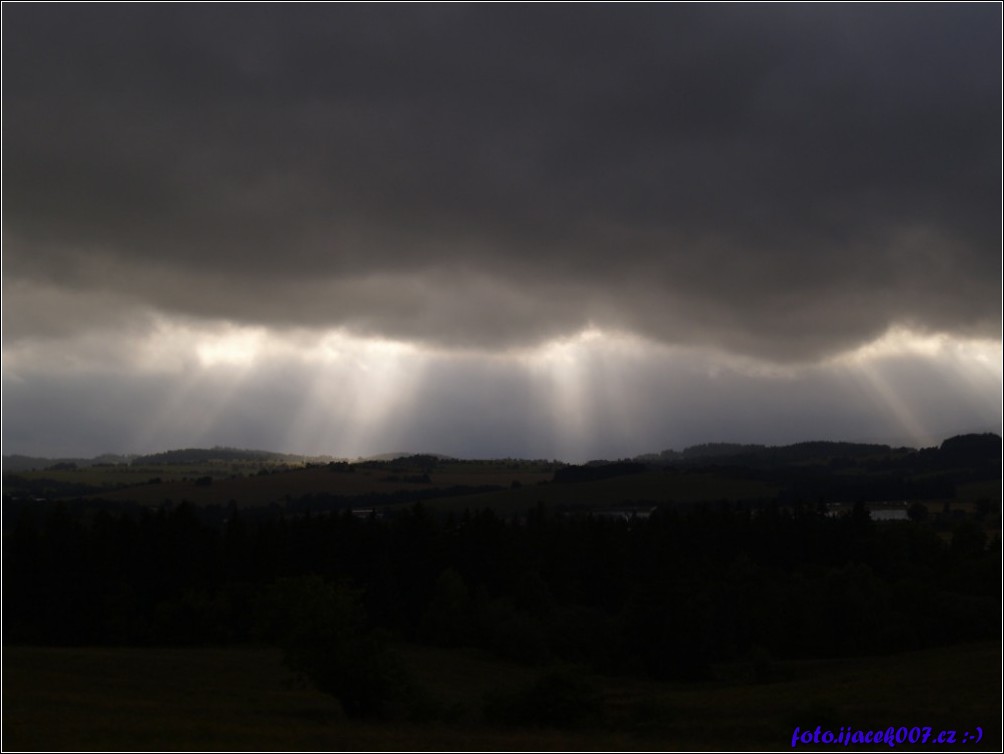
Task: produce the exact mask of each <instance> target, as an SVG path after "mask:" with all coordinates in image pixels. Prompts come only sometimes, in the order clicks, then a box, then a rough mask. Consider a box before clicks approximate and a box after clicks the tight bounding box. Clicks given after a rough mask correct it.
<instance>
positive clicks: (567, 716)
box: [485, 669, 601, 728]
mask: <svg viewBox="0 0 1004 754" xmlns="http://www.w3.org/2000/svg"><path fill="white" fill-rule="evenodd" d="M600 713H601V708H600V702H599V696H598V694H597V693H596V689H595V688H594V687H593V685H592V683H590V681H589V679H588V678H587V677H586V676H584V675H583V674H582V673H580V672H578V671H575V670H568V669H561V670H555V671H551V672H548V673H545V674H544V675H542V676H541V677H540V678H538V679H537V680H536V681H534V682H533V683H532V684H530V685H529V686H526V687H524V688H522V689H519V690H517V691H515V692H511V693H508V694H496V695H494V696H492V697H490V698H489V699H488V700H487V701H486V704H485V717H486V718H487V719H488V720H489V721H491V722H495V723H501V724H504V725H515V726H529V727H539V728H580V727H585V726H587V725H590V724H593V723H595V722H596V721H597V720H598V719H599V717H600Z"/></svg>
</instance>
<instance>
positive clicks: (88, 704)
mask: <svg viewBox="0 0 1004 754" xmlns="http://www.w3.org/2000/svg"><path fill="white" fill-rule="evenodd" d="M398 652H399V653H400V655H401V656H402V658H403V659H404V662H405V663H406V665H407V667H408V669H409V671H411V673H412V675H413V677H414V678H416V679H417V682H418V684H419V685H420V687H421V688H422V689H424V691H425V693H426V694H427V695H428V696H429V697H430V698H431V699H432V700H433V701H434V702H435V703H436V704H437V706H438V707H439V708H440V709H442V710H445V712H443V714H442V715H441V719H439V720H434V721H428V722H409V721H395V722H392V723H388V722H370V721H358V720H351V719H348V718H347V717H346V716H345V715H344V713H343V712H342V710H341V708H340V707H339V704H338V702H337V701H336V700H335V699H334V698H332V697H330V696H328V695H325V694H321V693H319V692H318V691H316V690H314V689H313V688H312V687H311V686H310V684H309V683H308V682H306V681H305V680H304V679H302V678H300V677H298V676H296V675H295V674H293V673H292V672H291V671H289V670H288V669H287V668H285V667H284V665H283V664H282V661H281V656H280V653H279V651H278V650H275V649H272V648H267V647H255V646H246V647H226V648H181V649H179V648H172V649H158V648H38V647H8V648H5V650H4V655H3V661H4V662H3V666H4V671H3V698H4V705H3V747H4V750H15V749H16V750H46V749H49V750H81V751H95V750H105V749H107V750H147V749H149V750H157V749H160V750H194V749H199V750H202V749H204V750H214V751H215V750H220V751H222V750H330V751H338V750H408V749H415V750H472V749H479V750H527V751H528V750H653V751H654V750H671V749H694V750H723V749H724V750H736V749H747V748H748V749H752V750H782V749H784V750H786V749H789V748H790V746H791V735H792V732H793V730H794V727H795V726H796V725H798V726H800V727H802V728H803V729H805V728H814V727H815V726H816V725H822V726H824V727H826V726H831V727H832V728H833V729H834V730H835V731H836V730H839V728H840V727H841V726H853V727H855V728H862V729H873V728H882V729H885V728H887V727H888V726H897V727H898V726H924V725H930V726H934V727H935V728H936V729H938V728H947V729H955V730H958V731H960V734H959V738H960V739H961V731H963V730H966V729H969V730H973V729H974V726H977V725H979V726H981V727H982V728H983V731H984V739H983V741H982V742H981V744H980V745H979V746H973V745H969V746H966V747H965V748H966V750H969V751H992V750H995V749H996V750H999V749H1000V741H1001V739H1000V680H1001V679H1000V665H1001V653H1000V646H999V645H996V644H986V643H983V644H971V645H962V646H956V647H951V648H941V649H930V650H923V651H919V652H908V653H903V654H900V655H895V656H889V657H876V658H853V659H845V660H840V661H792V662H788V661H786V662H779V663H776V667H775V668H774V672H775V674H776V677H777V679H776V680H773V681H769V682H754V681H751V679H750V675H749V674H750V672H751V669H750V668H749V667H747V666H745V665H742V664H732V665H723V666H718V667H716V674H715V675H716V678H714V679H712V680H709V681H707V682H703V683H699V684H680V683H657V682H653V681H641V680H637V679H631V678H618V677H607V676H603V677H600V676H589V680H590V681H591V684H592V687H593V688H594V689H595V690H596V694H597V697H598V710H599V714H598V715H597V716H596V717H595V719H594V720H592V721H590V722H587V723H583V724H581V725H578V726H575V727H573V728H571V729H563V730H562V729H554V728H546V727H544V728H541V727H529V726H520V725H503V724H498V723H491V722H488V721H486V720H485V717H484V707H485V701H486V699H490V698H491V696H492V694H494V693H499V692H506V691H511V690H513V689H517V688H520V687H523V686H525V685H526V684H527V683H530V682H532V680H533V679H534V677H535V676H539V675H540V674H542V673H545V672H547V669H546V668H530V667H526V666H522V665H518V664H513V663H509V662H503V661H500V660H498V659H497V658H494V657H491V656H489V655H486V654H484V653H481V652H478V651H476V650H470V649H454V650H445V649H435V648H429V647H421V646H414V645H403V646H399V647H398ZM806 748H811V747H806ZM821 748H822V747H816V749H817V750H821ZM847 748H850V749H852V750H861V749H865V748H869V747H860V746H850V747H847ZM870 748H872V749H874V747H870ZM883 748H888V747H883ZM921 748H925V749H927V750H930V749H931V747H930V746H928V747H910V746H902V747H897V749H900V750H906V751H909V750H911V749H912V750H919V749H921ZM935 748H938V747H935ZM942 748H943V749H951V748H958V747H948V746H945V747H942Z"/></svg>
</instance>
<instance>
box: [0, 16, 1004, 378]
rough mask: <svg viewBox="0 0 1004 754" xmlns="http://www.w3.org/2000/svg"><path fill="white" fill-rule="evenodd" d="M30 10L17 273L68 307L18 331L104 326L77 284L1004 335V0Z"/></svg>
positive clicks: (768, 349) (422, 309)
mask: <svg viewBox="0 0 1004 754" xmlns="http://www.w3.org/2000/svg"><path fill="white" fill-rule="evenodd" d="M3 16H4V19H3V20H4V24H3V34H4V51H3V54H4V92H3V97H4V102H3V105H4V146H3V149H4V179H5V190H4V233H5V239H4V240H5V244H4V252H5V255H4V278H5V287H7V288H8V289H10V287H11V286H13V285H17V286H20V288H19V290H21V291H22V293H23V295H24V296H27V297H30V296H32V295H37V296H39V300H42V299H43V298H45V296H46V295H48V294H47V293H46V292H49V293H51V294H52V295H49V297H48V298H45V301H46V302H47V306H48V314H47V315H46V317H44V318H41V319H38V320H36V318H34V317H30V316H28V317H24V316H22V317H15V318H14V322H13V323H9V324H7V325H6V329H7V333H6V335H7V337H28V336H30V335H32V334H36V333H37V334H43V333H45V332H48V330H47V329H46V326H45V323H46V322H48V323H49V324H50V325H51V323H52V322H53V321H55V320H58V319H59V317H60V315H62V314H64V312H65V317H64V319H66V320H69V321H71V323H72V324H71V325H70V327H73V326H77V323H76V321H75V319H74V318H73V317H72V311H74V310H73V309H72V307H71V308H67V309H65V310H64V309H63V308H62V306H63V305H64V304H65V302H66V300H67V299H68V298H72V297H71V296H69V295H68V294H65V293H63V294H58V295H57V294H55V293H52V292H53V291H60V290H62V291H74V292H75V293H74V295H78V296H85V295H90V296H91V297H92V300H93V301H98V302H104V303H103V305H104V306H105V307H106V308H107V309H108V310H109V311H108V312H107V313H106V314H104V315H101V314H99V313H97V312H91V313H90V314H89V315H88V316H87V317H84V318H83V319H82V320H80V322H81V323H83V324H80V325H79V326H81V327H83V326H85V325H86V323H87V322H89V321H96V320H101V319H102V318H104V319H108V318H114V317H115V316H118V313H119V312H124V311H126V310H127V309H128V308H129V307H133V308H136V307H140V306H148V307H152V308H154V309H160V310H163V311H168V312H176V313H181V314H186V315H194V316H203V317H208V318H216V319H226V320H232V321H246V322H258V323H263V324H269V325H297V326H299V325H308V326H319V327H325V326H346V327H349V328H351V329H353V330H355V331H357V332H362V333H367V334H381V335H386V336H390V337H399V338H406V339H412V340H417V341H425V342H433V343H440V344H447V345H465V346H469V345H474V346H480V347H485V348H494V347H503V346H508V345H513V344H524V343H532V342H536V341H539V340H542V339H546V338H549V337H552V336H554V335H556V334H560V333H568V332H574V331H576V330H578V329H581V328H582V327H584V326H586V325H587V324H589V323H593V324H595V325H598V326H601V327H609V328H614V329H623V330H630V331H635V332H638V333H642V334H645V335H647V336H649V337H653V338H656V339H659V340H662V341H665V342H668V343H674V342H676V343H701V344H709V345H713V346H718V347H723V348H727V349H734V350H738V351H743V352H746V353H750V354H754V355H758V356H762V357H766V358H772V359H781V360H787V359H802V358H813V357H816V356H819V355H822V354H826V353H832V352H834V351H838V350H841V349H843V348H848V347H851V346H854V345H856V344H859V343H861V342H864V341H866V340H869V339H871V338H873V337H875V336H877V335H879V334H880V333H882V332H883V331H885V330H886V329H887V328H888V327H889V326H890V325H892V324H897V323H899V324H905V325H908V326H911V327H914V328H916V329H920V330H936V331H945V332H954V333H959V334H965V335H974V334H975V335H983V336H990V337H994V338H996V337H999V314H1000V309H999V305H998V302H999V300H1000V294H1001V290H1000V271H1001V268H1000V255H999V249H1000V224H999V207H1000V173H999V167H1000V126H1001V121H1000V112H1001V108H1000V104H1001V101H1000V89H1001V78H1000V76H1001V74H1000V55H1001V37H1000V20H1001V16H1000V7H999V6H995V5H991V4H984V5H964V6H961V7H959V4H951V5H949V4H945V5H933V6H927V5H925V6H914V5H896V6H881V7H877V8H873V7H871V6H867V7H866V6H850V7H848V6H822V7H820V6H799V7H795V8H787V7H781V6H753V7H747V6H676V5H673V6H628V7H612V6H598V5H589V6H574V7H569V6H549V7H545V8H543V9H537V8H531V7H529V6H516V7H513V6H487V7H485V6H460V7H456V6H452V5H450V6H394V7H377V6H341V5H320V6H318V5H310V6H295V7H288V6H280V5H250V6H248V5H245V6H239V7H232V6H226V5H204V6H203V5H197V6H196V5H192V6H184V7H175V6H167V5H132V6H125V7H119V6H110V5H102V6H84V7H76V6H69V5H58V6H49V5H6V6H5V7H4V11H3ZM61 302H62V303H61ZM123 302H131V303H129V304H127V303H123ZM88 311H90V310H88ZM36 324H38V327H36V326H35V325H36ZM49 329H51V327H50V328H49Z"/></svg>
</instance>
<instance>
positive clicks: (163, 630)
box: [3, 435, 1001, 750]
mask: <svg viewBox="0 0 1004 754" xmlns="http://www.w3.org/2000/svg"><path fill="white" fill-rule="evenodd" d="M1000 459H1001V439H1000V437H999V436H996V435H968V436H957V437H953V438H949V439H947V440H945V441H944V442H943V443H942V444H941V445H940V446H938V447H931V448H925V449H920V450H914V449H909V448H892V447H888V446H881V445H864V444H851V443H835V442H814V443H800V444H796V445H791V446H782V447H765V446H756V445H734V444H717V445H716V444H711V445H703V446H695V447H692V448H688V449H686V450H684V451H680V452H673V451H664V452H661V453H652V454H648V455H643V456H639V457H637V458H633V459H621V460H617V461H595V462H591V463H588V464H583V465H572V464H566V463H561V462H558V461H554V460H517V459H502V460H460V459H454V458H448V457H445V456H434V455H409V454H391V455H389V456H387V457H383V458H377V459H351V460H349V459H335V458H326V457H313V458H311V457H297V456H289V455H281V454H275V453H267V452H262V451H246V450H238V449H232V448H214V449H189V450H179V451H171V452H166V453H161V454H156V455H150V456H135V457H110V456H105V457H98V458H94V459H31V458H27V457H5V458H4V478H3V496H4V497H3V511H4V535H3V536H4V542H3V553H4V555H3V557H4V564H3V565H4V569H3V573H4V585H3V600H4V644H5V647H4V697H5V704H4V727H3V733H4V746H5V748H8V747H9V748H14V749H45V748H51V749H67V748H69V749H88V748H111V749H136V748H151V749H157V748H166V749H190V748H218V749H248V748H252V749H260V748H272V749H346V748H347V749H402V748H403V749H535V748H544V749H552V748H553V749H569V748H570V749H667V748H669V749H672V748H702V749H722V748H725V749H732V748H745V747H752V748H761V749H776V748H787V747H788V746H789V745H790V741H791V736H792V734H793V731H794V730H795V728H796V727H800V728H801V729H802V730H807V729H808V730H814V729H815V728H816V727H817V726H822V728H823V729H824V730H825V729H827V728H829V729H832V730H833V731H834V732H835V733H836V732H838V731H839V730H840V729H841V728H846V729H850V728H853V729H861V730H871V729H879V728H881V729H883V730H885V729H886V728H888V727H889V726H893V727H894V728H899V727H901V726H906V728H907V729H910V728H911V727H914V726H929V727H932V728H934V729H938V730H940V729H942V728H943V729H945V730H957V731H958V732H959V733H958V735H959V737H960V740H961V736H962V735H963V733H964V732H966V731H968V732H969V735H970V736H971V737H972V736H975V735H976V734H975V731H976V730H977V728H978V729H980V730H981V732H982V734H981V735H982V741H981V742H980V743H978V744H973V743H970V744H969V746H968V748H970V749H973V748H977V749H981V750H982V749H993V748H996V747H998V746H999V744H1000V735H1001V731H1000V727H999V690H1000V689H999V685H1000V675H999V667H1000V645H999V631H1000V621H999V618H1000V616H999V606H1000V602H999V599H1000V588H1001V583H1000V527H1001V509H1000V499H1001V494H1000V477H1001V470H1000ZM851 748H855V747H854V745H852V746H851ZM859 748H860V747H859ZM865 748H867V747H865ZM901 748H909V743H908V742H904V743H903V744H902V746H901Z"/></svg>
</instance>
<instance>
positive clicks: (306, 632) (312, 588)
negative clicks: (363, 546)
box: [275, 577, 412, 718]
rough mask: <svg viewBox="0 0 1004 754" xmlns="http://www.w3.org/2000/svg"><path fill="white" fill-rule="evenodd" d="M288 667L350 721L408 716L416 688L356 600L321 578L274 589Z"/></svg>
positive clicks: (286, 584) (299, 580)
mask: <svg viewBox="0 0 1004 754" xmlns="http://www.w3.org/2000/svg"><path fill="white" fill-rule="evenodd" d="M276 589H277V590H278V591H279V593H280V594H279V595H278V599H276V600H275V603H277V605H278V609H279V611H280V613H281V614H282V615H281V619H284V621H285V622H284V626H285V631H284V632H283V636H282V638H281V642H282V646H283V650H284V657H285V661H286V664H287V666H288V667H289V668H290V669H292V670H294V671H296V672H299V673H302V674H303V675H304V676H305V677H306V678H308V679H309V680H310V681H311V682H312V683H313V684H314V685H315V686H316V687H317V688H318V689H319V690H320V691H323V692H325V693H327V694H331V695H332V696H335V697H337V698H338V700H339V702H341V705H342V708H343V709H344V710H345V713H346V714H347V715H348V716H349V717H355V718H388V717H398V716H403V715H405V714H406V713H407V707H408V701H409V698H410V696H411V695H412V694H411V690H412V686H411V684H410V683H409V682H408V679H407V677H406V674H405V672H404V670H403V668H402V666H401V664H400V662H399V661H398V659H397V657H396V655H395V654H394V653H393V652H392V651H391V649H390V648H389V647H388V646H387V645H386V643H385V642H384V641H383V640H382V639H381V637H380V636H379V634H377V633H375V632H373V631H371V630H369V628H368V627H367V625H366V616H365V613H364V611H363V609H362V607H361V605H360V602H359V599H358V596H357V595H356V594H355V593H354V592H352V591H350V590H348V589H347V588H345V587H343V586H340V585H337V584H333V583H331V582H328V581H326V580H324V579H321V578H318V577H304V578H300V579H291V580H286V581H283V582H281V583H279V584H277V585H276Z"/></svg>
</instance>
